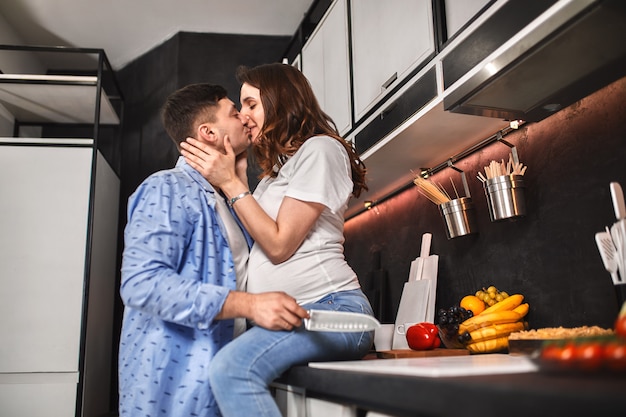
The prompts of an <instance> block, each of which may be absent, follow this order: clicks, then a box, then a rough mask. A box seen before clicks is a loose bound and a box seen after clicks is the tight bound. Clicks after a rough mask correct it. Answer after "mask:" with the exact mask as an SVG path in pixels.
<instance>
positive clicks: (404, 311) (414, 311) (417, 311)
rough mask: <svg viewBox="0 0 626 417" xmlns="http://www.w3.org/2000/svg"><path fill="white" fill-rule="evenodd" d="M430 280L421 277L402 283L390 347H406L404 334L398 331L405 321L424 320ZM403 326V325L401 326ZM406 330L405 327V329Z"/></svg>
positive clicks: (417, 321)
mask: <svg viewBox="0 0 626 417" xmlns="http://www.w3.org/2000/svg"><path fill="white" fill-rule="evenodd" d="M430 286H431V281H430V280H428V279H422V280H419V281H408V282H405V283H404V288H403V290H402V298H401V299H400V306H399V307H398V314H397V315H396V326H395V329H394V332H393V342H392V345H391V346H392V349H408V348H409V344H408V343H407V341H406V335H405V334H404V333H400V329H399V328H400V326H401V325H403V324H405V323H421V322H424V321H426V308H427V306H428V297H429V294H430ZM402 327H404V326H402ZM405 330H406V329H405Z"/></svg>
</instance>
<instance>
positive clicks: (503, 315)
mask: <svg viewBox="0 0 626 417" xmlns="http://www.w3.org/2000/svg"><path fill="white" fill-rule="evenodd" d="M522 317H523V316H522V315H521V314H520V313H518V312H517V311H513V310H504V311H496V312H495V313H488V314H484V313H481V314H479V315H477V316H474V317H470V318H469V319H467V320H465V321H464V322H463V323H461V324H460V325H459V334H462V333H464V332H466V331H468V332H472V331H474V330H476V329H480V328H481V327H486V326H491V325H492V324H503V323H513V322H515V321H519V320H520V319H521V318H522Z"/></svg>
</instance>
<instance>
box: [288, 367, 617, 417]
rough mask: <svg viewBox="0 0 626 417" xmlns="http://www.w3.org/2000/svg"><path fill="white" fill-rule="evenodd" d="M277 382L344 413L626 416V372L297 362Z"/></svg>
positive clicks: (484, 416)
mask: <svg viewBox="0 0 626 417" xmlns="http://www.w3.org/2000/svg"><path fill="white" fill-rule="evenodd" d="M372 360H374V361H381V360H382V361H392V360H395V359H372ZM277 383H278V384H279V386H281V385H282V386H283V387H289V388H290V389H291V390H292V393H294V392H295V394H296V395H301V396H303V397H306V399H309V398H314V399H317V400H322V401H324V402H329V403H334V404H341V405H343V407H344V408H343V410H344V411H343V412H342V414H341V415H342V416H346V415H354V416H366V415H367V413H368V412H369V411H374V412H378V413H384V414H385V415H391V416H464V417H467V416H481V417H488V416H494V417H496V416H497V417H502V416H537V415H540V416H590V415H591V416H603V417H605V416H625V415H626V374H620V375H608V374H604V375H602V374H585V375H580V374H575V375H574V374H548V373H542V372H524V373H515V374H497V375H473V376H454V377H424V376H407V375H398V374H384V373H379V372H376V373H374V372H372V373H370V372H363V371H348V370H334V369H318V368H313V367H310V366H298V367H294V368H292V369H290V370H289V371H288V372H286V373H285V374H284V375H283V376H282V377H281V378H280V379H279V380H278V381H277ZM317 400H316V401H317ZM309 415H310V413H309V414H307V416H309Z"/></svg>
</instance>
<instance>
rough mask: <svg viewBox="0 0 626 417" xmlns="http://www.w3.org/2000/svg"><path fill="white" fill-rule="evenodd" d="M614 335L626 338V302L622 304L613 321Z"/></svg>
mask: <svg viewBox="0 0 626 417" xmlns="http://www.w3.org/2000/svg"><path fill="white" fill-rule="evenodd" d="M615 333H616V334H618V335H619V336H623V337H626V301H625V302H624V304H622V308H621V310H620V312H619V314H618V316H617V319H616V320H615Z"/></svg>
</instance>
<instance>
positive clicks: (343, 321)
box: [304, 310, 380, 332]
mask: <svg viewBox="0 0 626 417" xmlns="http://www.w3.org/2000/svg"><path fill="white" fill-rule="evenodd" d="M304 327H305V328H306V329H307V330H309V331H313V332H368V331H372V330H374V329H377V328H378V327H380V323H379V322H378V320H376V319H375V318H374V317H372V316H368V315H367V314H361V313H352V312H348V311H331V310H309V318H308V319H304Z"/></svg>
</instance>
